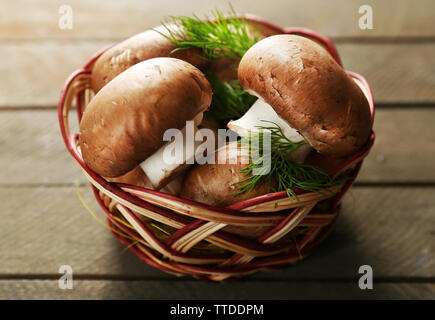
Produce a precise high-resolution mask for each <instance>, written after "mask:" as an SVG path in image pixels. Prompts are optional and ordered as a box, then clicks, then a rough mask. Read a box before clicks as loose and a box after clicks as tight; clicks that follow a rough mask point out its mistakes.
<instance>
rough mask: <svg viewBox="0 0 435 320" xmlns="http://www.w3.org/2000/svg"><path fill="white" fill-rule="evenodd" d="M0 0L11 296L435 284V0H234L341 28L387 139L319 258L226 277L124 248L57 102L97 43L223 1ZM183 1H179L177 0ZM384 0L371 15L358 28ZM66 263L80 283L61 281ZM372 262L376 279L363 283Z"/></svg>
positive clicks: (379, 289) (0, 124)
mask: <svg viewBox="0 0 435 320" xmlns="http://www.w3.org/2000/svg"><path fill="white" fill-rule="evenodd" d="M66 2H67V3H68V4H69V5H70V6H71V7H72V9H73V18H74V20H73V23H74V25H73V29H72V30H61V29H59V27H58V19H59V17H60V15H59V13H58V10H59V3H57V2H55V1H51V0H39V1H31V0H27V1H25V0H20V1H12V0H10V1H2V3H1V5H0V75H1V76H0V154H1V156H0V167H1V174H0V214H1V223H0V257H1V259H0V298H2V299H21V298H29V299H36V298H37V299H46V298H50V299H52V298H53V299H57V298H62V299H63V298H64V299H109V298H123V299H130V298H135V299H137V298H141V299H142V298H143V299H152V298H166V299H172V298H174V299H175V298H185V299H198V298H215V299H237V298H266V299H267V298H287V299H288V298H387V299H390V298H429V299H434V298H435V282H434V279H435V267H434V260H435V259H434V257H435V255H434V253H435V250H434V243H435V229H434V227H435V160H434V155H435V17H434V10H435V2H434V1H432V0H426V1H423V0H419V1H369V0H365V1H340V0H332V1H313V0H301V1H290V0H276V1H262V0H246V1H241V0H240V1H236V0H233V1H232V2H233V4H234V7H235V8H236V9H237V10H238V11H239V12H252V13H256V14H258V15H260V16H263V17H264V18H266V19H268V20H270V21H273V22H275V23H276V24H279V25H281V26H305V27H309V28H312V29H314V30H317V31H319V32H321V33H324V34H326V35H328V36H330V37H331V38H332V39H333V40H334V42H335V43H336V45H337V47H338V50H339V52H340V54H341V57H342V60H343V62H344V65H345V67H346V68H347V69H349V70H352V71H356V72H359V73H361V74H362V75H364V76H366V77H367V79H368V81H369V82H370V84H371V86H372V89H373V91H374V95H375V100H376V107H377V113H376V119H375V131H376V134H377V140H376V144H375V146H374V148H373V150H372V152H371V154H370V156H369V157H368V158H367V160H366V161H365V163H364V167H363V169H362V172H361V174H360V176H359V178H358V181H357V183H356V184H355V185H354V187H353V189H352V191H351V192H350V193H349V194H348V195H347V196H346V198H345V200H344V204H343V210H342V214H341V216H340V218H339V219H338V223H337V225H336V226H335V228H334V230H333V232H332V234H331V235H330V237H329V238H328V239H327V240H326V242H325V243H324V244H323V245H322V246H321V247H320V248H319V249H318V250H317V251H316V252H315V253H314V254H313V255H312V256H310V257H309V258H307V259H306V260H305V261H303V262H302V263H299V264H298V265H296V266H294V267H290V268H288V269H286V270H285V271H283V272H279V273H270V274H256V275H253V276H251V277H248V278H245V279H243V280H241V281H238V282H235V283H229V284H208V283H202V282H199V281H196V280H194V279H191V278H186V277H185V278H176V277H174V276H172V275H168V274H165V273H163V272H160V271H158V270H156V269H153V268H151V267H149V266H147V265H146V264H144V263H142V262H141V261H139V259H137V258H136V257H135V256H134V255H133V254H131V253H130V252H129V251H127V250H125V249H124V247H123V246H122V245H120V244H119V243H118V242H117V241H116V240H115V239H114V238H113V237H112V235H111V234H110V232H109V231H108V230H107V229H105V228H104V227H102V226H101V225H100V224H99V223H98V222H96V221H95V220H94V219H93V218H92V217H91V215H90V214H89V213H88V212H87V211H86V210H85V209H84V208H83V206H82V205H81V203H80V201H79V199H78V197H77V194H76V187H75V183H76V182H77V183H78V190H79V192H80V193H81V195H82V196H83V197H84V199H85V201H86V203H87V204H88V205H89V206H90V207H91V209H92V210H94V212H96V213H97V214H98V216H99V217H100V218H103V214H102V212H101V210H100V209H99V208H98V207H97V204H96V202H95V201H94V199H93V197H92V195H91V191H90V188H89V186H88V185H87V183H86V180H85V178H84V176H83V175H82V173H81V171H80V170H79V167H78V165H76V164H75V163H74V161H73V160H72V158H71V157H70V156H69V154H68V153H67V151H66V149H65V147H64V145H63V143H62V140H61V137H60V133H59V128H58V122H57V117H56V104H57V99H58V97H59V93H60V89H61V86H62V85H63V83H64V80H65V79H66V77H67V76H68V75H69V74H70V73H71V72H72V71H73V70H75V69H76V68H78V67H80V66H82V65H83V63H84V62H85V61H86V60H87V59H88V58H89V57H90V56H91V54H92V53H94V52H95V51H97V50H98V49H99V48H101V47H104V46H107V45H109V44H111V43H113V42H117V41H119V40H121V39H124V38H126V37H128V36H130V35H132V34H135V33H137V32H140V31H142V30H143V29H146V28H148V27H151V26H154V25H156V24H158V23H159V21H160V20H161V19H162V18H163V17H164V16H166V15H168V14H191V13H192V12H197V13H204V12H207V11H208V10H209V9H210V8H213V7H216V6H219V7H220V8H225V7H223V5H220V4H219V3H220V1H199V0H198V1H192V0H190V1H182V2H181V1H168V0H159V1H140V0H137V1H135V0H129V1H104V4H102V3H103V2H100V1H88V0H77V1H73V0H70V1H66ZM177 3H178V4H177ZM362 3H363V4H369V5H372V7H373V14H374V29H373V30H360V29H359V28H358V18H359V14H358V8H359V6H360V5H361V4H362ZM61 265H71V267H72V268H73V272H74V273H73V277H74V287H73V289H72V290H61V289H59V287H58V281H57V280H58V278H59V277H60V276H61V275H60V274H59V273H58V271H59V267H60V266H61ZM361 265H370V266H372V268H373V273H374V289H373V290H360V289H359V287H358V278H359V276H360V275H359V274H358V268H359V266H361Z"/></svg>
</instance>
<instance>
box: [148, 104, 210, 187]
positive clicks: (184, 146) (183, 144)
mask: <svg viewBox="0 0 435 320" xmlns="http://www.w3.org/2000/svg"><path fill="white" fill-rule="evenodd" d="M202 118H203V113H202V112H201V113H199V114H198V115H197V116H196V117H195V118H194V119H193V120H192V121H193V125H192V124H190V125H189V124H186V126H185V127H184V128H183V129H182V130H181V135H182V139H181V137H176V138H175V139H174V140H173V141H171V142H168V143H166V144H164V145H163V146H162V147H161V148H160V149H158V150H157V151H156V152H154V153H153V154H152V155H151V156H149V157H148V158H147V159H145V160H144V161H143V162H142V163H141V164H140V167H141V168H142V169H143V171H144V172H145V174H146V175H147V177H148V179H149V180H150V182H151V184H152V185H153V187H154V189H156V190H159V189H161V188H162V187H164V186H166V185H167V184H168V183H169V182H170V181H171V180H173V178H175V177H176V176H177V175H178V174H179V173H180V172H181V171H183V169H185V168H186V167H187V166H188V165H189V164H193V163H194V158H195V152H196V150H197V149H198V147H199V146H200V145H201V143H202V142H200V141H195V140H194V139H193V140H192V139H189V138H190V137H186V136H187V135H189V136H190V135H192V134H193V137H195V134H196V132H197V131H198V125H199V124H200V123H201V122H202ZM188 131H191V132H188ZM168 150H169V151H168ZM180 150H182V151H183V152H182V153H181V152H179V151H180ZM171 151H175V152H174V153H172V152H171ZM177 151H178V152H177ZM168 152H169V153H170V154H171V155H170V156H169V158H168Z"/></svg>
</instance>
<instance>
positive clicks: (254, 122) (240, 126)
mask: <svg viewBox="0 0 435 320" xmlns="http://www.w3.org/2000/svg"><path fill="white" fill-rule="evenodd" d="M272 122H273V123H275V124H276V125H277V126H278V127H280V128H281V130H282V132H283V134H284V136H285V137H286V138H288V139H289V140H290V141H292V142H300V141H303V140H305V139H304V137H303V136H302V135H301V134H300V133H299V132H298V131H297V130H296V129H294V128H292V127H291V126H290V124H289V123H288V122H287V121H285V120H284V119H283V118H281V117H280V116H279V115H278V114H277V113H276V112H275V110H274V109H273V108H272V107H271V106H270V105H269V104H267V103H266V102H265V101H264V100H263V99H260V98H259V99H258V100H257V101H255V103H254V104H253V105H252V106H251V108H249V110H248V111H247V112H246V113H245V114H244V115H243V116H242V117H241V118H240V119H238V120H235V121H230V122H229V123H228V125H227V126H228V128H229V129H231V130H233V131H235V132H236V133H237V134H238V135H240V136H242V137H246V136H249V135H250V132H259V131H260V129H259V127H270V126H273V123H272ZM311 149H312V147H311V146H310V145H309V144H308V143H307V144H304V145H302V146H300V147H299V148H297V149H296V150H295V151H293V152H292V153H291V154H290V155H289V160H291V161H293V162H295V163H303V162H304V161H305V158H306V157H307V156H308V154H309V153H310V151H311Z"/></svg>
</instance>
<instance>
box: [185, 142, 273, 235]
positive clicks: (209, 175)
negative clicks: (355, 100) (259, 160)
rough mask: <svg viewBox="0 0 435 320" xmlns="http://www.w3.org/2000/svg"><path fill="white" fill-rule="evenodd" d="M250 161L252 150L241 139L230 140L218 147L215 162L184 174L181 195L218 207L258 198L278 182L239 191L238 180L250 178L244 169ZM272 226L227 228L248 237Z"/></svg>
mask: <svg viewBox="0 0 435 320" xmlns="http://www.w3.org/2000/svg"><path fill="white" fill-rule="evenodd" d="M249 163H251V162H250V157H249V150H248V149H245V148H240V142H237V141H235V142H230V143H228V144H226V145H223V146H222V147H220V148H219V149H217V150H216V151H215V154H214V163H210V162H209V163H206V164H203V165H195V166H193V167H192V168H191V169H190V170H189V171H188V172H187V173H186V176H185V178H184V181H183V184H182V188H181V193H180V197H181V198H184V199H189V200H193V201H197V202H201V203H205V204H208V205H212V206H217V207H226V206H229V205H232V204H234V203H236V202H239V201H243V200H246V199H248V198H254V197H257V196H261V195H264V194H267V193H270V192H272V191H274V188H275V187H276V183H275V182H274V181H272V183H270V184H266V183H264V184H257V185H255V186H254V188H253V189H252V191H251V192H250V193H249V194H247V193H241V194H237V195H236V194H235V193H237V191H238V190H237V188H236V185H234V184H236V183H238V182H240V181H242V180H243V179H246V178H247V177H248V176H246V175H245V174H244V173H242V172H240V170H241V169H243V168H245V167H246V166H247V165H248V164H249ZM269 229H270V227H269V226H259V227H242V226H226V227H225V228H224V229H223V230H224V231H226V232H229V233H233V234H237V235H240V236H243V237H247V238H258V237H259V236H261V235H262V234H264V233H265V232H266V231H267V230H269Z"/></svg>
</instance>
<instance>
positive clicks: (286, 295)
mask: <svg viewBox="0 0 435 320" xmlns="http://www.w3.org/2000/svg"><path fill="white" fill-rule="evenodd" d="M434 298H435V284H433V283H379V284H378V283H375V284H374V287H373V290H360V289H359V287H358V284H357V283H356V282H355V283H340V282H326V283H325V282H291V281H279V282H270V281H268V282H263V281H262V282H256V281H243V282H234V283H226V284H219V285H215V284H210V283H204V282H199V281H182V282H174V281H152V280H148V281H110V280H94V281H89V280H74V282H73V289H72V290H61V289H59V287H58V282H57V280H45V281H43V280H0V299H17V300H20V299H31V300H32V299H85V300H87V299H128V300H131V299H170V300H172V299H174V300H175V299H183V300H184V299H186V300H197V299H219V300H238V299H434ZM265 313H267V310H265Z"/></svg>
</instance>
